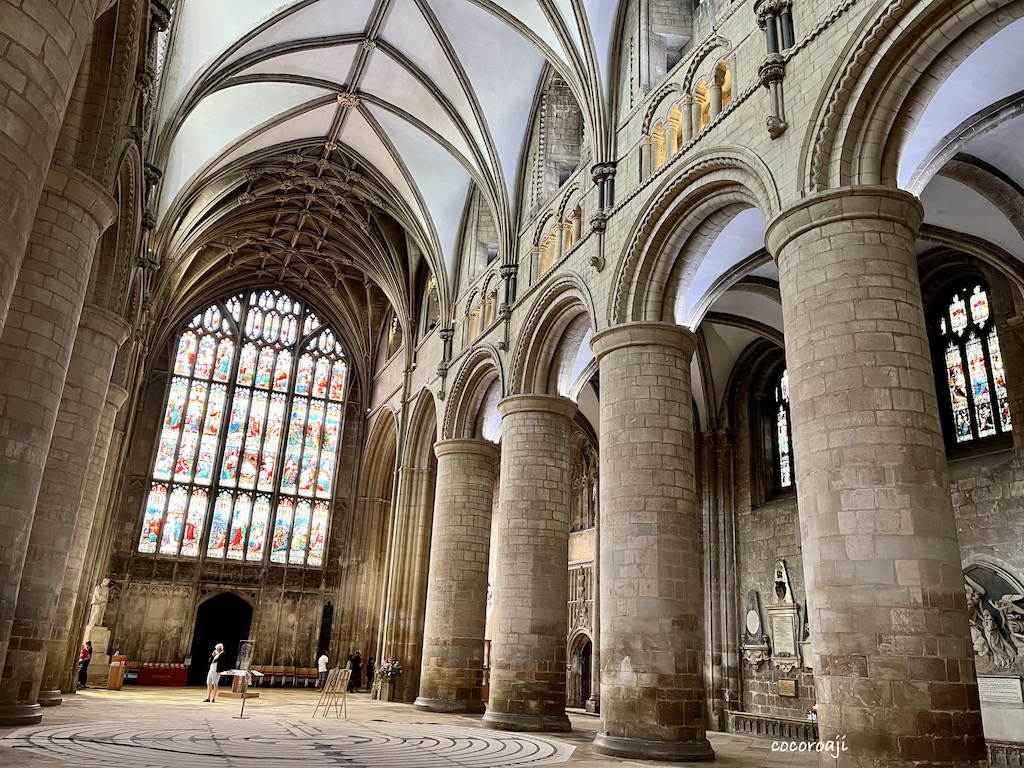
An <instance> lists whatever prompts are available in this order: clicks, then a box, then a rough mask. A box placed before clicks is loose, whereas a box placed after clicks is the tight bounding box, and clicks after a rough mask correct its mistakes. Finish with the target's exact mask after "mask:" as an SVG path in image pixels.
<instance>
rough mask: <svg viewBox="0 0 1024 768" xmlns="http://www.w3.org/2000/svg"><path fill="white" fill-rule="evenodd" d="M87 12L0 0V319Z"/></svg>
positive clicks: (68, 1) (69, 4)
mask: <svg viewBox="0 0 1024 768" xmlns="http://www.w3.org/2000/svg"><path fill="white" fill-rule="evenodd" d="M95 12H96V2H95V0H49V2H48V1H47V0H32V2H31V3H24V2H17V1H16V0H0V50H3V51H4V66H3V67H0V104H3V105H4V107H3V114H4V119H3V121H0V200H3V205H2V206H0V327H2V326H3V324H4V319H5V317H6V316H7V310H8V306H9V303H8V302H9V300H10V298H11V293H12V291H13V290H14V285H15V282H16V281H17V278H18V269H19V266H20V264H21V260H22V258H23V256H24V253H25V246H26V243H27V242H28V238H29V233H30V232H31V230H32V216H33V214H34V213H35V206H36V203H37V201H38V200H39V195H40V193H41V192H42V189H43V183H44V181H45V179H46V172H47V168H48V167H49V165H50V157H51V155H52V154H53V148H54V145H55V144H56V143H57V134H58V131H59V130H60V126H61V123H62V121H63V120H64V112H65V110H66V109H67V106H68V100H69V98H70V96H71V89H72V86H73V85H74V82H75V75H76V74H77V72H78V69H79V67H81V65H82V54H83V52H84V51H85V44H86V41H87V40H88V37H89V34H90V33H91V32H92V29H93V16H94V14H95ZM14 584H15V586H17V582H14Z"/></svg>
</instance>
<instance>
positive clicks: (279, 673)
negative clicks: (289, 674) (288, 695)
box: [270, 664, 284, 686]
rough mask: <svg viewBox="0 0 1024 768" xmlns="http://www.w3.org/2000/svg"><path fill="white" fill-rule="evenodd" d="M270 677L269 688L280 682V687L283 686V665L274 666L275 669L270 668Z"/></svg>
mask: <svg viewBox="0 0 1024 768" xmlns="http://www.w3.org/2000/svg"><path fill="white" fill-rule="evenodd" d="M270 675H271V677H270V685H271V686H273V685H274V683H275V682H280V684H281V685H284V665H283V664H281V665H278V666H275V667H272V668H271V670H270Z"/></svg>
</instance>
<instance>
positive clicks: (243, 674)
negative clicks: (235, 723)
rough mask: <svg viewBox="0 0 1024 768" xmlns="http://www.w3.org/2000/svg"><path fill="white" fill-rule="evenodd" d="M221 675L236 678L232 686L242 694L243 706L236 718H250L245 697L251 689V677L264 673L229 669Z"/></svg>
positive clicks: (260, 675)
mask: <svg viewBox="0 0 1024 768" xmlns="http://www.w3.org/2000/svg"><path fill="white" fill-rule="evenodd" d="M221 676H222V677H224V676H228V677H233V678H235V680H234V681H233V683H234V684H233V685H232V688H233V689H235V690H237V691H238V693H239V694H240V695H241V699H242V708H241V709H240V710H239V711H238V714H237V715H235V720H248V719H249V718H248V717H246V716H245V697H246V693H247V692H248V691H249V677H250V676H252V677H263V673H262V672H253V671H251V670H248V669H229V670H228V671H227V672H222V673H221Z"/></svg>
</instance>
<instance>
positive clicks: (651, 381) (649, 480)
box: [593, 323, 714, 760]
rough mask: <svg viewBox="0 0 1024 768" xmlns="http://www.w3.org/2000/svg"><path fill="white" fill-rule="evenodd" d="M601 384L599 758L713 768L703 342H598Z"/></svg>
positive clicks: (616, 332)
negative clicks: (700, 437) (697, 445)
mask: <svg viewBox="0 0 1024 768" xmlns="http://www.w3.org/2000/svg"><path fill="white" fill-rule="evenodd" d="M593 348H594V353H595V354H596V356H597V359H598V365H599V370H600V374H601V491H600V493H601V542H600V547H601V558H600V560H601V579H600V585H601V717H602V729H601V732H600V733H599V734H598V737H597V739H596V740H595V741H594V749H595V750H596V751H598V752H602V753H605V754H612V755H618V756H621V757H640V758H652V759H663V760H664V759H669V760H709V759H713V758H714V752H713V751H712V749H711V745H710V743H709V742H708V740H707V738H706V735H705V728H706V721H705V714H704V708H705V702H704V634H703V615H704V599H703V588H702V583H703V578H704V575H703V562H704V558H703V555H702V552H701V543H700V527H701V518H700V511H699V506H698V500H697V492H696V467H695V464H694V436H693V431H694V426H693V404H692V397H691V389H690V358H691V357H692V356H693V352H694V348H695V341H694V337H693V334H691V333H689V332H688V331H686V330H684V329H683V328H680V327H679V326H676V325H670V324H667V323H630V324H627V325H623V326H618V327H615V328H610V329H608V330H606V331H603V332H602V333H599V334H597V335H596V336H594V340H593Z"/></svg>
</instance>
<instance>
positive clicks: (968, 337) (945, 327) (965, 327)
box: [938, 283, 1013, 445]
mask: <svg viewBox="0 0 1024 768" xmlns="http://www.w3.org/2000/svg"><path fill="white" fill-rule="evenodd" d="M943 307H944V309H943V312H942V314H941V315H940V316H939V319H938V332H939V337H940V344H941V349H942V367H943V369H944V371H945V374H946V377H945V379H946V389H947V391H948V395H947V396H948V398H949V409H950V416H951V418H952V427H953V435H954V436H955V441H956V444H957V445H964V444H969V443H971V442H972V441H975V440H979V439H981V438H985V437H993V436H995V435H1001V434H1004V433H1009V432H1010V431H1011V428H1012V426H1013V425H1012V423H1011V421H1010V403H1009V397H1008V396H1007V392H1006V375H1005V373H1004V371H1003V358H1002V355H1001V353H1000V351H999V336H998V334H997V333H996V325H995V319H994V318H993V312H992V307H991V304H990V300H989V296H988V290H987V286H985V285H983V284H981V283H971V284H969V285H967V286H963V287H961V288H960V289H958V290H956V291H954V292H953V293H952V294H951V296H950V298H949V300H948V302H947V303H944V304H943Z"/></svg>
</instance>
